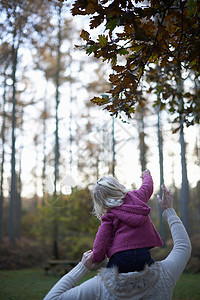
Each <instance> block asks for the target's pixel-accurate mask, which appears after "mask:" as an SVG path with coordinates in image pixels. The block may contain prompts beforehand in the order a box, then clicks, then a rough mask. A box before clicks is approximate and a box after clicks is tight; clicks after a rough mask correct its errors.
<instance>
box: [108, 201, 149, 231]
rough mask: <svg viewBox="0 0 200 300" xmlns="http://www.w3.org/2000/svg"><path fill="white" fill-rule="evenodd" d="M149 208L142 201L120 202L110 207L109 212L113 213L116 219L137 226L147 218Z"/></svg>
mask: <svg viewBox="0 0 200 300" xmlns="http://www.w3.org/2000/svg"><path fill="white" fill-rule="evenodd" d="M150 211H151V208H150V207H149V206H148V205H147V204H146V203H144V202H142V201H140V202H139V203H138V204H136V205H133V204H126V203H124V204H122V205H121V206H117V207H114V208H111V209H110V210H109V212H111V213H113V214H114V215H115V216H116V217H117V218H118V219H120V220H121V221H122V222H123V223H125V224H126V225H128V226H130V227H139V226H141V225H143V223H144V222H145V221H146V220H147V218H148V215H149V213H150Z"/></svg>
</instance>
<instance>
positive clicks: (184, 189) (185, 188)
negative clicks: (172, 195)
mask: <svg viewBox="0 0 200 300" xmlns="http://www.w3.org/2000/svg"><path fill="white" fill-rule="evenodd" d="M177 89H178V94H179V99H178V100H179V110H180V146H181V169H182V186H181V218H182V221H183V224H184V226H185V228H186V229H188V203H189V184H188V178H187V164H186V152H185V140H184V126H183V99H182V90H183V80H182V77H181V67H180V64H179V66H178V80H177Z"/></svg>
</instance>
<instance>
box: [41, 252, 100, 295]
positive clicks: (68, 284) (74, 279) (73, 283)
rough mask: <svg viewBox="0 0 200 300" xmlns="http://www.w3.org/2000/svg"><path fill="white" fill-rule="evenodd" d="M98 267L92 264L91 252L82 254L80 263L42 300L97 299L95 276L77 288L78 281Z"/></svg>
mask: <svg viewBox="0 0 200 300" xmlns="http://www.w3.org/2000/svg"><path fill="white" fill-rule="evenodd" d="M97 267H99V266H98V265H97V264H93V263H92V251H91V250H89V251H87V252H85V253H84V254H83V257H82V260H81V262H80V263H79V264H78V265H77V266H76V267H75V268H73V269H72V270H71V271H70V272H69V273H68V274H66V275H64V276H63V277H62V278H61V279H60V280H59V281H58V282H57V283H56V284H55V285H54V286H53V288H52V289H51V290H50V291H49V293H48V294H47V295H46V296H45V298H44V300H58V299H59V300H60V299H62V300H77V299H87V300H93V299H98V297H97V296H98V284H97V282H98V280H97V276H95V277H93V278H92V279H90V280H87V281H85V282H84V283H82V284H81V285H79V286H77V283H78V281H79V280H80V279H81V278H82V277H83V276H84V275H85V274H86V273H88V272H89V270H92V269H95V268H97Z"/></svg>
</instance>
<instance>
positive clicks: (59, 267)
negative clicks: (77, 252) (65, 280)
mask: <svg viewBox="0 0 200 300" xmlns="http://www.w3.org/2000/svg"><path fill="white" fill-rule="evenodd" d="M78 263H79V261H78V260H49V261H48V262H47V263H46V264H45V266H44V270H45V274H53V275H64V274H66V273H68V272H69V271H70V270H71V269H73V268H74V267H75V266H76V265H77V264H78Z"/></svg>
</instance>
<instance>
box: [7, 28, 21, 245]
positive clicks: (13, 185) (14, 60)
mask: <svg viewBox="0 0 200 300" xmlns="http://www.w3.org/2000/svg"><path fill="white" fill-rule="evenodd" d="M15 38H16V29H15V28H14V32H13V45H12V154H11V191H10V222H9V223H10V228H9V237H10V243H11V244H14V242H15V232H14V201H15V195H16V172H15V152H16V149H15V123H16V87H15V86H16V69H17V54H18V47H19V44H18V46H17V47H15Z"/></svg>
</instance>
